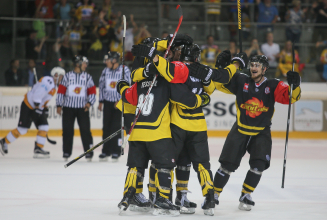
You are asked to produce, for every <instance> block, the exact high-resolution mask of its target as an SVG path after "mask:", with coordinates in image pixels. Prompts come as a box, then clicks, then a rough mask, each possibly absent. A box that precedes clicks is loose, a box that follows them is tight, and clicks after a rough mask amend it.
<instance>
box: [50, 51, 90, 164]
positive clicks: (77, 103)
mask: <svg viewBox="0 0 327 220" xmlns="http://www.w3.org/2000/svg"><path fill="white" fill-rule="evenodd" d="M73 62H74V70H73V71H70V72H68V73H66V74H65V76H64V78H63V79H62V81H61V83H60V85H59V88H58V94H57V99H56V104H57V113H58V114H59V115H61V111H62V139H63V141H62V142H63V158H64V159H65V160H67V159H68V158H69V157H70V155H71V154H72V150H73V139H74V138H73V137H74V123H75V118H77V123H78V125H79V129H80V132H81V138H82V143H83V148H84V151H87V150H88V149H90V148H91V147H92V145H93V138H92V134H91V126H90V115H89V108H90V107H91V106H92V105H93V104H94V102H95V95H96V88H95V85H94V82H93V79H92V76H91V75H90V74H89V73H87V72H86V71H85V70H86V67H87V65H88V59H87V58H86V57H82V56H75V57H74V58H73ZM92 157H93V152H91V153H88V154H86V155H85V158H86V159H87V160H88V161H91V159H92Z"/></svg>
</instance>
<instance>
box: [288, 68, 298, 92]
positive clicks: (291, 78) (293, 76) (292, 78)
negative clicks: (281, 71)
mask: <svg viewBox="0 0 327 220" xmlns="http://www.w3.org/2000/svg"><path fill="white" fill-rule="evenodd" d="M287 82H288V85H291V84H293V90H294V89H296V88H297V87H298V86H299V85H300V83H301V77H300V75H299V73H298V72H294V71H288V72H287Z"/></svg>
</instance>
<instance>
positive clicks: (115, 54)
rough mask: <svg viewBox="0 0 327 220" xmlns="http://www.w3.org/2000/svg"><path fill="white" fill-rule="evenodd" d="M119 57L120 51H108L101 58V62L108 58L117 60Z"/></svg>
mask: <svg viewBox="0 0 327 220" xmlns="http://www.w3.org/2000/svg"><path fill="white" fill-rule="evenodd" d="M119 58H120V53H118V52H115V51H114V52H110V51H109V52H108V55H104V58H103V62H105V61H106V60H108V59H116V60H117V62H118V61H119Z"/></svg>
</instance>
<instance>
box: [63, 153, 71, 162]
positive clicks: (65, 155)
mask: <svg viewBox="0 0 327 220" xmlns="http://www.w3.org/2000/svg"><path fill="white" fill-rule="evenodd" d="M69 157H70V154H69V153H64V155H63V158H64V160H65V161H68V158H69Z"/></svg>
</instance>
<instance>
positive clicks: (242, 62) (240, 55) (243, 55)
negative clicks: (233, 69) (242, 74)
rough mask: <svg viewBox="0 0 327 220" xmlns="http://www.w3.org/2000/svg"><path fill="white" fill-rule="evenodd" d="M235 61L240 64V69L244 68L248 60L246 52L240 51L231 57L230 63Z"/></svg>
mask: <svg viewBox="0 0 327 220" xmlns="http://www.w3.org/2000/svg"><path fill="white" fill-rule="evenodd" d="M235 61H237V62H238V63H239V64H240V70H242V69H245V68H246V66H247V64H248V62H249V58H248V56H247V55H246V53H244V52H241V53H238V54H236V55H235V57H234V58H233V59H232V61H231V63H234V62H235Z"/></svg>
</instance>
